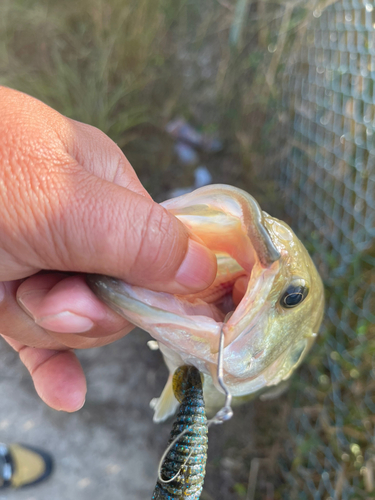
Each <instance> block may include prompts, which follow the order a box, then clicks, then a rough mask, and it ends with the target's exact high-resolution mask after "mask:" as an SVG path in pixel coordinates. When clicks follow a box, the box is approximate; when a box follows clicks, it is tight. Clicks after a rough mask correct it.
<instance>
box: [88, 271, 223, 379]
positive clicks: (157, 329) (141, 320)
mask: <svg viewBox="0 0 375 500" xmlns="http://www.w3.org/2000/svg"><path fill="white" fill-rule="evenodd" d="M87 282H88V284H89V286H90V288H91V289H92V290H93V291H94V293H95V294H96V295H97V296H98V297H99V298H100V299H101V300H102V301H103V302H105V303H106V304H107V305H108V306H109V307H111V308H112V309H113V310H114V311H116V312H117V313H118V314H120V315H121V316H123V317H125V318H126V319H127V320H128V321H130V322H131V323H133V324H134V325H136V326H138V327H140V328H142V329H143V330H146V331H147V332H148V333H149V334H150V335H151V336H152V337H154V338H155V339H156V340H158V341H159V342H161V343H163V344H164V345H165V346H167V347H168V348H170V349H172V350H175V351H176V352H178V353H179V354H181V355H182V354H186V355H187V356H189V357H193V358H194V357H196V358H197V359H199V360H201V361H207V362H211V361H212V353H211V346H212V345H215V346H216V344H217V345H218V342H219V336H220V331H221V327H222V323H221V322H217V321H215V319H213V318H212V317H210V316H206V315H203V314H196V315H189V314H188V312H189V311H188V312H187V311H186V307H188V308H189V307H190V306H191V304H190V303H184V302H183V301H182V300H181V299H179V297H178V296H175V295H171V294H167V293H162V292H153V291H151V290H147V289H144V288H140V287H136V286H131V285H128V284H127V283H125V282H123V281H121V280H118V279H116V278H111V277H109V276H102V275H89V276H88V277H87ZM163 306H164V307H165V308H163ZM197 307H198V310H200V307H202V308H203V309H205V311H206V312H207V313H208V314H212V311H211V308H210V307H207V306H206V307H205V304H198V305H197ZM197 368H198V367H197ZM206 371H207V370H206Z"/></svg>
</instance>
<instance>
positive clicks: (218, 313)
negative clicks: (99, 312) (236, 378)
mask: <svg viewBox="0 0 375 500" xmlns="http://www.w3.org/2000/svg"><path fill="white" fill-rule="evenodd" d="M216 192H218V193H219V194H218V195H216V194H215V193H216ZM162 205H163V206H164V207H165V208H166V209H167V210H169V211H170V212H171V213H173V214H174V215H175V216H176V217H177V218H179V219H180V220H181V221H182V222H183V223H184V224H185V225H186V226H187V227H188V228H189V230H190V231H191V232H192V233H193V234H195V235H196V236H198V237H199V238H200V239H201V240H202V241H203V242H204V243H205V244H206V245H207V247H208V248H210V249H211V250H212V251H213V252H214V253H215V254H216V257H217V262H218V270H217V276H216V279H215V281H214V283H213V284H212V285H211V286H210V287H209V288H207V289H206V290H204V291H203V292H200V293H196V294H191V295H171V294H166V293H162V292H153V291H151V290H147V289H145V288H140V287H137V286H130V285H127V284H126V283H124V282H122V281H120V280H117V279H115V278H110V277H104V276H98V275H92V276H89V277H88V283H89V285H90V286H91V288H92V289H93V290H94V292H95V293H96V294H97V295H98V296H99V297H100V298H101V299H102V300H103V301H104V302H106V303H107V304H108V305H109V306H110V307H112V308H113V309H114V310H116V311H117V312H118V313H119V314H121V315H122V316H124V317H126V318H127V319H128V320H129V321H131V322H132V323H134V324H136V325H137V326H140V327H141V328H144V329H146V330H148V331H150V330H151V331H150V333H151V334H152V335H153V336H155V329H157V330H159V331H162V330H163V327H164V328H165V327H166V325H174V326H175V328H176V330H179V331H183V330H185V331H186V332H187V331H189V332H190V333H191V332H195V331H196V330H198V329H199V330H201V331H200V334H199V335H198V334H194V333H193V336H194V337H195V338H197V337H206V340H207V341H209V342H210V344H211V348H210V351H211V353H213V352H217V344H218V336H219V332H220V330H221V328H222V327H223V322H224V320H225V318H226V317H227V315H228V313H231V314H232V316H231V317H230V319H229V320H228V321H226V322H225V325H224V329H225V336H226V341H225V345H228V344H229V343H230V342H232V341H233V340H234V339H235V338H237V337H238V336H239V335H240V333H241V331H242V330H241V329H245V324H243V323H244V317H245V316H249V314H251V316H252V317H254V316H256V314H257V312H259V311H260V310H261V307H262V304H263V302H264V300H265V299H266V297H267V295H268V292H269V290H270V288H271V286H272V282H273V277H274V276H275V274H276V272H277V269H278V261H279V259H280V252H279V250H278V249H277V247H276V245H275V243H274V241H273V240H272V238H271V235H270V233H269V232H268V230H267V228H266V225H265V215H264V213H263V212H262V210H261V208H260V206H259V205H258V203H257V202H256V200H255V199H254V198H253V197H252V196H250V195H249V194H247V193H246V192H245V191H242V190H240V189H237V188H232V187H230V186H222V185H217V186H208V187H203V188H201V189H198V190H196V191H194V192H193V193H191V194H188V195H184V196H181V197H179V198H175V199H172V200H169V201H166V202H164V203H163V204H162ZM266 278H268V282H269V286H266V287H265V286H264V282H266V281H267V279H266ZM259 280H261V281H262V289H260V288H259ZM260 294H261V295H262V296H263V297H262V296H260ZM243 298H245V299H246V300H242V299H243ZM151 323H152V325H151ZM246 323H247V324H248V323H249V318H247V321H246ZM242 324H243V325H242ZM150 325H151V326H150ZM148 327H149V328H148ZM158 340H160V339H158ZM166 342H167V344H168V341H166ZM170 347H171V345H170Z"/></svg>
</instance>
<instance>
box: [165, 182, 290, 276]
mask: <svg viewBox="0 0 375 500" xmlns="http://www.w3.org/2000/svg"><path fill="white" fill-rule="evenodd" d="M161 205H162V206H163V207H164V208H166V209H167V210H169V211H170V212H171V213H172V214H173V215H175V216H176V217H177V218H178V219H180V220H181V221H182V222H183V223H184V224H185V225H186V226H187V227H188V228H189V229H190V230H191V231H192V232H193V233H194V234H195V235H196V236H199V237H200V238H201V239H202V240H203V241H204V242H205V243H206V245H207V246H208V247H209V248H211V249H212V250H213V251H214V252H215V251H217V250H219V251H222V252H226V253H228V254H229V255H231V256H232V257H233V258H234V259H235V260H236V261H237V262H238V263H239V264H240V265H241V266H242V267H243V268H244V269H246V270H250V271H251V268H252V266H253V264H254V262H255V261H256V260H259V261H260V263H261V265H262V266H263V267H268V266H270V265H271V264H272V263H273V262H275V261H277V260H278V259H279V258H280V253H279V251H278V249H277V247H276V246H275V244H274V241H273V240H272V238H271V237H270V234H269V232H268V230H267V228H266V226H265V223H264V212H262V209H261V208H260V206H259V204H258V203H257V201H256V200H255V199H254V198H253V197H252V196H251V195H249V194H248V193H246V191H243V190H242V189H239V188H235V187H232V186H227V185H224V184H212V185H209V186H204V187H202V188H199V189H196V190H195V191H193V192H192V193H188V194H186V195H183V196H179V197H178V198H173V199H171V200H167V201H165V202H163V203H162V204H161ZM213 229H214V230H213ZM249 267H250V269H249Z"/></svg>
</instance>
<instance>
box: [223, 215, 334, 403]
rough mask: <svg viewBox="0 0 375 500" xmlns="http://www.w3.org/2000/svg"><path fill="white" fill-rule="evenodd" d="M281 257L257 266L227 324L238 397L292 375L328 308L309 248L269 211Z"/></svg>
mask: <svg viewBox="0 0 375 500" xmlns="http://www.w3.org/2000/svg"><path fill="white" fill-rule="evenodd" d="M263 224H264V227H265V228H266V229H267V232H268V234H269V235H270V238H271V240H272V242H273V243H274V245H275V247H276V249H277V251H278V252H279V254H280V256H279V258H278V259H277V260H275V261H274V262H273V263H270V264H269V265H268V266H267V265H266V266H265V265H263V264H262V262H261V260H260V259H259V258H257V259H256V261H255V263H254V265H253V266H252V269H251V273H250V279H249V282H248V285H247V289H246V292H245V293H244V295H243V298H242V300H241V301H240V302H239V304H238V305H237V307H236V308H235V310H234V312H233V314H232V315H231V316H230V318H229V319H228V321H226V322H225V323H224V325H223V330H224V334H225V340H226V341H225V345H226V348H225V351H224V353H225V355H224V370H225V372H226V373H227V377H226V379H225V380H226V384H227V386H228V388H229V389H230V390H231V392H232V394H233V395H237V396H243V395H246V394H250V393H253V392H255V391H258V390H260V389H262V388H264V387H266V386H272V385H276V384H278V383H279V382H281V381H282V380H285V379H287V378H289V376H290V375H291V373H292V372H293V371H294V370H295V369H296V368H297V367H298V366H299V365H300V363H301V362H302V360H303V359H304V357H305V355H306V354H307V352H308V351H309V349H310V347H311V346H312V345H313V343H314V341H315V338H316V336H317V332H318V330H319V327H320V324H321V321H322V318H323V312H324V290H323V284H322V281H321V279H320V276H319V274H318V272H317V270H316V268H315V266H314V263H313V261H312V259H311V257H310V255H309V254H308V252H307V250H306V249H305V247H304V246H303V244H302V243H301V241H300V240H299V239H298V238H297V236H296V235H295V234H294V232H293V231H292V230H291V228H290V227H289V226H288V225H287V224H286V223H284V222H282V221H280V220H278V219H276V218H273V217H271V216H269V215H268V214H266V213H264V219H263Z"/></svg>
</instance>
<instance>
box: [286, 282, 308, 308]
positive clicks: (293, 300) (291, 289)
mask: <svg viewBox="0 0 375 500" xmlns="http://www.w3.org/2000/svg"><path fill="white" fill-rule="evenodd" d="M308 293H309V288H308V286H307V284H306V281H305V280H302V279H299V280H295V281H293V282H292V283H291V284H290V285H289V286H288V288H287V289H286V290H285V291H284V293H283V294H282V296H281V299H280V304H281V306H282V307H284V308H286V309H290V308H292V307H296V306H298V304H300V303H301V302H302V301H303V300H305V298H306V297H307V294H308Z"/></svg>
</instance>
